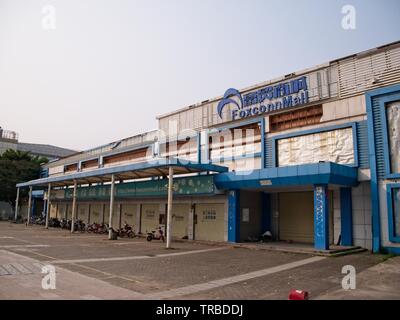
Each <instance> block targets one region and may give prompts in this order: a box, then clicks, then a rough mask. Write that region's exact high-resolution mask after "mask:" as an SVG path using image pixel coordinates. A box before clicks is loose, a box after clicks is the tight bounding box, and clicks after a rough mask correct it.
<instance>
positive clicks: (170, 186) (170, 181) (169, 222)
mask: <svg viewBox="0 0 400 320" xmlns="http://www.w3.org/2000/svg"><path fill="white" fill-rule="evenodd" d="M173 176H174V168H173V167H171V166H170V167H169V170H168V208H167V249H169V248H171V239H172V230H171V229H172V228H171V227H172V192H173V183H174V178H173Z"/></svg>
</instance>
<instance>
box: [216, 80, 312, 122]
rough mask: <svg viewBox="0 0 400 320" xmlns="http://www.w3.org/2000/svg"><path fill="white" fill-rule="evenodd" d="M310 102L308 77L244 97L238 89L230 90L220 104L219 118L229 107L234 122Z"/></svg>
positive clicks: (260, 90)
mask: <svg viewBox="0 0 400 320" xmlns="http://www.w3.org/2000/svg"><path fill="white" fill-rule="evenodd" d="M308 102H309V94H308V84H307V77H306V76H303V77H300V78H297V79H293V80H290V81H287V82H281V83H278V84H275V85H271V86H267V87H264V88H261V89H259V90H257V91H253V92H250V93H247V94H245V95H242V94H241V93H240V92H239V91H238V90H236V89H233V88H231V89H228V90H227V91H226V92H225V94H224V96H223V98H222V100H221V101H220V102H219V103H218V106H217V111H218V115H219V117H220V118H221V119H222V118H223V115H222V113H223V111H224V109H225V108H227V107H228V106H230V107H231V109H230V117H231V119H232V120H237V119H242V118H247V117H252V116H256V115H260V114H264V113H269V112H272V111H277V110H281V109H287V108H291V107H296V106H300V105H304V104H307V103H308Z"/></svg>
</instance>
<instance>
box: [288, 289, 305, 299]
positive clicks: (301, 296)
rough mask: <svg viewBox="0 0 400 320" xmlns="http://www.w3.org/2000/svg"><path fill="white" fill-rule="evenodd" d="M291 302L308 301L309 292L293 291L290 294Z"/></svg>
mask: <svg viewBox="0 0 400 320" xmlns="http://www.w3.org/2000/svg"><path fill="white" fill-rule="evenodd" d="M289 300H308V292H307V291H303V290H295V289H292V290H290V292H289Z"/></svg>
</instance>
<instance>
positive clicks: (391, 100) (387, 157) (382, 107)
mask: <svg viewBox="0 0 400 320" xmlns="http://www.w3.org/2000/svg"><path fill="white" fill-rule="evenodd" d="M397 101H398V102H400V94H396V95H393V96H390V97H383V98H381V99H380V102H379V103H380V110H379V112H380V113H381V119H383V120H384V121H382V128H383V148H384V151H383V154H384V163H385V178H387V179H398V178H400V172H397V173H396V172H392V168H391V163H390V150H389V131H388V130H389V127H388V122H387V120H388V119H387V115H386V108H387V106H388V104H391V103H394V102H397Z"/></svg>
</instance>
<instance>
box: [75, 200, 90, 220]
mask: <svg viewBox="0 0 400 320" xmlns="http://www.w3.org/2000/svg"><path fill="white" fill-rule="evenodd" d="M77 209H78V210H77V219H78V220H82V221H83V223H88V221H89V205H88V204H86V203H85V204H79V205H78V206H77Z"/></svg>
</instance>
